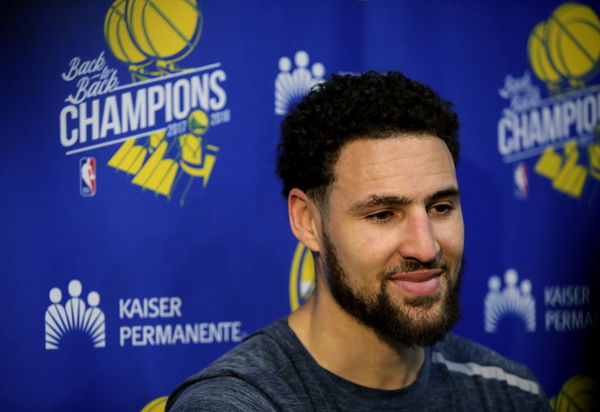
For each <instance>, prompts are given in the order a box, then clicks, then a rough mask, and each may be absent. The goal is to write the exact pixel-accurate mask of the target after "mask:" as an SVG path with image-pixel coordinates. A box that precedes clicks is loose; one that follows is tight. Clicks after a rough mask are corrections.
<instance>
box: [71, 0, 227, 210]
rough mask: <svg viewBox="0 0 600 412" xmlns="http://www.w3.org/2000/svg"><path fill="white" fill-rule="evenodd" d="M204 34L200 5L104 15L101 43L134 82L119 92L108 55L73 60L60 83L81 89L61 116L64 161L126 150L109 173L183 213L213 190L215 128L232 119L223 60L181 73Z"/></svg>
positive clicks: (171, 2)
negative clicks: (193, 194)
mask: <svg viewBox="0 0 600 412" xmlns="http://www.w3.org/2000/svg"><path fill="white" fill-rule="evenodd" d="M202 27H203V15H202V12H201V10H200V8H199V7H198V4H197V2H196V1H195V0H116V1H115V2H114V3H113V4H112V5H111V6H110V7H109V9H108V11H107V13H106V16H105V18H104V37H105V40H106V44H107V45H108V48H109V50H110V52H111V53H112V55H113V56H114V57H115V58H116V59H117V60H118V61H119V62H120V63H122V64H124V65H125V67H126V68H127V70H128V72H129V74H130V77H131V83H130V84H126V85H119V82H118V77H117V71H118V70H117V69H116V68H111V67H109V66H108V63H107V60H106V58H105V56H104V52H101V53H100V56H99V57H98V58H97V59H94V60H83V59H81V58H79V57H75V58H73V60H72V61H71V63H70V67H69V70H68V71H66V72H65V73H63V80H65V81H69V82H73V83H74V84H76V85H77V92H76V93H73V94H71V95H69V97H68V98H67V99H65V100H66V101H67V102H69V103H71V104H70V105H67V106H65V107H64V108H63V109H62V111H61V114H60V132H61V135H60V140H61V144H62V145H63V146H64V147H65V148H69V150H68V151H67V152H66V154H67V155H70V154H73V153H79V152H83V151H88V150H94V149H98V148H100V147H104V146H108V145H114V144H120V146H119V147H118V149H117V150H116V151H115V152H114V154H113V156H112V157H111V158H110V159H109V161H108V166H110V167H111V168H113V169H115V170H117V171H119V172H124V173H125V174H126V175H127V176H129V179H130V182H131V183H132V184H133V185H136V186H139V187H140V188H141V189H142V190H143V191H151V192H154V194H157V195H162V196H165V197H166V198H167V199H169V200H171V199H173V198H177V199H178V200H179V204H180V205H182V206H183V204H184V202H185V199H186V197H187V196H188V194H189V191H190V189H191V188H192V187H194V186H198V184H197V183H199V187H201V188H203V187H206V185H207V184H208V182H209V178H210V176H211V175H212V173H213V171H214V170H215V164H216V161H217V158H218V152H219V145H218V144H215V143H216V142H211V139H212V136H211V134H210V133H208V131H209V129H212V128H213V127H215V126H217V125H221V124H225V123H228V122H229V121H230V119H231V114H230V111H229V110H228V109H226V108H225V105H226V102H227V94H226V92H225V90H224V88H223V83H224V82H225V81H226V79H227V76H226V73H225V71H224V70H223V69H221V64H220V63H212V64H208V65H204V66H201V67H193V68H182V67H180V63H181V61H182V60H183V59H184V58H186V57H188V56H189V55H190V54H191V53H192V51H193V50H194V48H195V47H196V45H197V43H198V41H199V39H200V36H201V33H202ZM92 79H98V80H92Z"/></svg>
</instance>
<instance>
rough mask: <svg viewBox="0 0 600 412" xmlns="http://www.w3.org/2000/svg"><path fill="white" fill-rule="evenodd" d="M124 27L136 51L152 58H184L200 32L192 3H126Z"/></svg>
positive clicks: (152, 0) (168, 0) (179, 0)
mask: <svg viewBox="0 0 600 412" xmlns="http://www.w3.org/2000/svg"><path fill="white" fill-rule="evenodd" d="M126 15H127V25H128V27H129V31H130V33H131V35H132V37H133V40H134V41H135V43H136V44H137V45H138V47H139V48H140V50H141V51H142V52H143V53H144V54H146V55H147V56H151V57H153V58H155V59H160V60H167V61H176V60H179V59H182V58H183V57H185V56H187V55H188V54H189V53H190V52H191V51H192V50H193V48H194V47H195V46H196V43H198V39H199V38H200V33H201V32H202V13H201V12H200V10H199V8H198V5H197V3H196V0H129V1H128V3H127V10H126Z"/></svg>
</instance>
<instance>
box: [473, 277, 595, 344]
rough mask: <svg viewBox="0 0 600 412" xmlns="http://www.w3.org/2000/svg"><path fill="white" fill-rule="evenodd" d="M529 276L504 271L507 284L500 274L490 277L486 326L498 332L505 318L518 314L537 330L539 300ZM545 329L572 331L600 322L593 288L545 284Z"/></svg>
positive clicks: (548, 330) (517, 315) (486, 302)
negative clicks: (595, 306)
mask: <svg viewBox="0 0 600 412" xmlns="http://www.w3.org/2000/svg"><path fill="white" fill-rule="evenodd" d="M532 292H533V284H532V282H531V281H530V280H529V279H523V280H521V281H520V282H519V274H518V272H517V271H516V270H515V269H508V270H506V272H505V273H504V284H503V282H502V279H500V277H498V276H495V275H494V276H491V277H490V279H489V280H488V293H487V294H486V296H485V299H484V329H485V331H486V332H488V333H496V332H498V331H499V330H501V329H502V320H503V318H505V317H506V316H514V317H516V318H518V319H520V320H521V321H522V325H523V327H524V329H525V331H527V332H534V331H535V330H536V325H537V324H536V300H535V298H534V297H533V293H532ZM543 293H544V299H543V301H544V306H545V310H544V322H543V324H544V329H545V330H546V331H547V332H570V331H577V330H584V329H592V328H596V327H597V326H598V311H597V310H595V309H593V308H594V305H593V300H594V297H593V296H592V290H591V288H590V286H588V285H551V286H546V287H544V291H543Z"/></svg>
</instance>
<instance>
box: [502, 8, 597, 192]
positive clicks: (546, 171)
mask: <svg viewBox="0 0 600 412" xmlns="http://www.w3.org/2000/svg"><path fill="white" fill-rule="evenodd" d="M527 54H528V57H529V62H530V64H531V68H532V69H533V73H534V74H535V76H537V78H538V79H539V80H540V81H542V82H543V83H544V84H545V86H546V89H547V90H548V93H549V97H547V98H545V99H544V98H542V93H541V91H540V89H539V87H538V86H536V85H535V84H534V83H533V82H532V79H531V77H530V75H529V72H525V74H523V76H520V77H513V76H511V75H508V76H506V79H505V83H504V86H503V88H502V89H500V96H501V97H503V98H505V99H507V100H509V101H510V106H509V107H507V108H505V109H504V112H503V117H502V118H501V119H500V121H499V122H498V150H499V152H500V154H501V155H502V157H503V160H504V162H505V163H513V162H520V161H522V160H524V159H527V158H531V157H537V156H540V157H539V158H538V160H537V161H536V163H535V164H534V166H533V168H532V169H533V170H534V171H535V172H536V173H537V174H539V175H541V176H543V177H545V178H547V179H549V180H550V181H551V185H552V187H553V188H554V189H555V190H557V191H558V192H560V193H562V194H564V195H567V196H569V197H572V198H576V199H579V198H581V197H582V196H583V195H584V194H585V193H586V191H587V192H588V193H589V196H592V197H593V196H594V194H595V193H596V189H597V186H598V184H599V180H600V125H599V119H600V107H599V106H600V85H598V84H590V83H591V82H592V81H593V80H594V79H595V78H596V76H597V75H598V72H599V71H600V19H599V18H598V15H597V14H596V12H595V11H594V10H593V9H592V8H591V7H589V6H586V5H583V4H579V3H574V2H569V3H564V4H562V5H561V6H559V7H558V8H556V9H555V10H554V11H553V12H552V14H551V15H550V16H549V17H548V18H547V19H546V20H545V21H542V22H540V23H539V24H537V25H536V26H535V27H534V28H533V30H532V32H531V34H530V36H529V39H528V42H527Z"/></svg>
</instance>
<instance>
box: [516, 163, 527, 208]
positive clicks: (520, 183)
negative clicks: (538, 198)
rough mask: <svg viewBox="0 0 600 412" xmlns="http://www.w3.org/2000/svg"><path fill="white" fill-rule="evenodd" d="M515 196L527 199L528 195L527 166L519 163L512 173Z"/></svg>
mask: <svg viewBox="0 0 600 412" xmlns="http://www.w3.org/2000/svg"><path fill="white" fill-rule="evenodd" d="M514 179H515V194H516V195H517V197H519V198H521V199H525V198H527V195H528V193H529V183H528V182H527V166H525V164H524V163H522V162H521V163H519V164H518V165H517V167H516V168H515V171H514Z"/></svg>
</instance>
